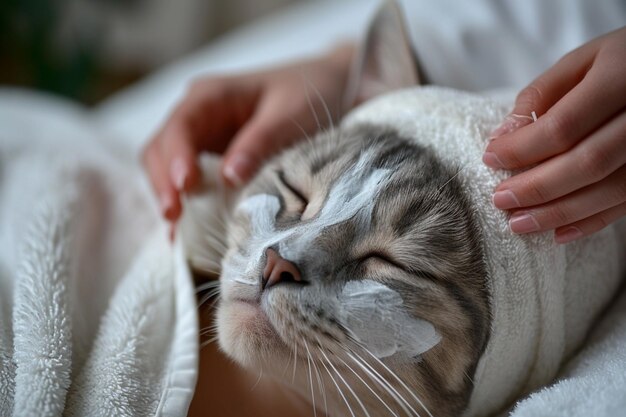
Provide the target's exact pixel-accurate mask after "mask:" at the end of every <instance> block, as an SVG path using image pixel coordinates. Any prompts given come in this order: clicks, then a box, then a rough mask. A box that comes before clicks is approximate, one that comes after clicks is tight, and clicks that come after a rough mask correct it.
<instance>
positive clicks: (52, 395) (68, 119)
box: [0, 91, 198, 417]
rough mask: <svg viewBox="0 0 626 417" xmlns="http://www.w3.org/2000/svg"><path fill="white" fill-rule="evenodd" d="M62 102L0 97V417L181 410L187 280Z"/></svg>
mask: <svg viewBox="0 0 626 417" xmlns="http://www.w3.org/2000/svg"><path fill="white" fill-rule="evenodd" d="M105 138H106V135H104V134H103V131H102V130H101V129H98V128H96V126H95V125H92V124H91V123H90V122H89V117H88V115H87V114H86V113H84V112H83V111H81V110H80V109H79V108H76V107H75V106H72V105H68V104H67V103H64V102H61V101H57V100H53V99H50V98H45V97H41V96H34V95H33V96H31V95H27V94H23V93H18V92H15V91H3V92H2V93H0V167H1V171H2V175H1V177H0V178H1V180H0V313H1V315H0V415H1V416H51V417H52V416H103V417H104V416H184V415H186V412H187V407H188V406H189V402H190V400H191V395H192V393H193V389H194V386H195V380H196V373H197V351H198V345H197V338H198V336H197V327H198V324H197V318H196V303H195V297H194V292H193V289H192V281H191V278H190V276H189V274H188V271H187V269H186V266H185V263H184V262H183V261H182V251H181V250H180V248H178V249H177V251H173V250H172V248H171V246H170V245H169V244H168V243H167V240H166V233H165V230H162V228H161V227H160V226H159V225H158V223H157V216H156V215H155V213H154V210H153V209H152V208H151V206H150V205H149V200H148V199H147V198H146V196H147V195H148V194H147V193H146V192H145V190H144V189H143V188H144V187H143V185H142V184H141V180H140V179H141V178H142V175H141V173H140V171H139V166H138V164H137V163H136V162H135V161H134V160H133V159H130V158H129V157H128V155H129V152H128V150H125V149H114V148H110V147H107V145H106V143H105V142H104V139H105Z"/></svg>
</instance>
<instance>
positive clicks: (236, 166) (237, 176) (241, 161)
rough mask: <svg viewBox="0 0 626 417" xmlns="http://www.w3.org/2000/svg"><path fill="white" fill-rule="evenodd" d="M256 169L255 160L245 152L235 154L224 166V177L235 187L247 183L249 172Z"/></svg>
mask: <svg viewBox="0 0 626 417" xmlns="http://www.w3.org/2000/svg"><path fill="white" fill-rule="evenodd" d="M253 169H254V162H253V161H252V159H251V158H250V157H249V156H248V155H245V154H239V155H235V156H233V157H232V158H230V160H229V161H228V163H227V165H226V166H225V167H224V177H226V179H227V180H228V181H229V182H230V183H231V184H232V185H234V186H235V187H237V188H239V187H241V186H242V185H244V184H245V179H246V178H248V176H249V172H251V171H252V170H253Z"/></svg>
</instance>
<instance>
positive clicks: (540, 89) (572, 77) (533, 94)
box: [490, 48, 593, 139]
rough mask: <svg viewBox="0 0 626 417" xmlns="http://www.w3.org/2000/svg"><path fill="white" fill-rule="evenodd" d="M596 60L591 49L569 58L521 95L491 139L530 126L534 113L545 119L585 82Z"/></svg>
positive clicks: (585, 49)
mask: <svg viewBox="0 0 626 417" xmlns="http://www.w3.org/2000/svg"><path fill="white" fill-rule="evenodd" d="M592 60H593V54H592V51H591V50H590V49H588V48H579V49H577V50H575V51H572V52H571V53H569V54H567V55H565V56H564V57H563V58H562V59H561V60H559V61H558V62H557V63H556V64H555V65H554V66H553V67H551V68H550V69H549V70H547V71H546V72H545V73H543V74H542V75H541V76H539V77H538V78H536V79H535V80H534V81H533V82H532V83H531V84H530V85H528V86H527V87H526V88H524V89H523V90H522V91H521V92H520V93H519V94H518V95H517V98H516V99H515V107H514V108H513V111H512V112H511V113H510V114H509V115H508V116H506V117H505V120H504V122H503V123H502V124H501V125H500V126H499V127H498V128H497V129H496V130H494V131H493V132H492V133H491V135H490V137H491V138H493V139H495V138H497V137H499V136H502V135H504V134H507V133H510V132H512V131H514V130H516V129H518V128H520V127H522V126H525V125H528V124H530V123H531V122H532V121H533V118H532V117H531V114H532V112H535V113H536V114H537V115H542V114H544V113H545V112H546V111H548V109H549V108H550V107H552V106H553V105H554V104H555V103H556V102H557V101H559V100H560V99H561V97H563V96H564V95H565V94H566V93H567V92H568V91H570V90H571V89H572V88H573V87H574V86H576V84H578V83H579V82H580V81H581V80H582V79H583V77H584V76H585V72H586V70H587V68H588V66H589V65H590V64H591V62H592Z"/></svg>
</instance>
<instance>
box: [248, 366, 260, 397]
mask: <svg viewBox="0 0 626 417" xmlns="http://www.w3.org/2000/svg"><path fill="white" fill-rule="evenodd" d="M261 378H263V368H261V372H259V377H258V378H257V380H256V382H255V383H254V385H252V387H250V392H252V391H254V389H255V388H256V387H257V386H258V385H259V382H261Z"/></svg>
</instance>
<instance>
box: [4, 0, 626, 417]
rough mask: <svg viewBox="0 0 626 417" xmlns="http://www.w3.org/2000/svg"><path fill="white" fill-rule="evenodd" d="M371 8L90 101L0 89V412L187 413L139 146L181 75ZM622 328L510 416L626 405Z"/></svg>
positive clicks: (225, 66) (621, 314)
mask: <svg viewBox="0 0 626 417" xmlns="http://www.w3.org/2000/svg"><path fill="white" fill-rule="evenodd" d="M376 3H377V2H376V1H375V0H345V1H342V2H336V1H332V0H324V1H316V2H310V3H305V4H302V5H298V6H297V7H294V8H291V9H289V10H287V11H286V12H284V13H283V14H281V15H277V16H274V17H271V18H268V19H266V20H264V21H262V22H260V23H258V24H257V25H253V26H250V27H248V28H246V29H244V30H242V31H239V32H237V33H235V34H233V35H230V36H227V37H225V38H223V39H221V40H219V41H217V42H216V43H214V44H212V45H210V46H209V47H207V48H206V49H204V50H202V51H200V52H198V53H197V54H194V55H193V56H191V57H189V58H187V59H185V60H183V61H180V62H178V63H174V64H173V65H172V66H170V67H168V68H166V69H164V70H163V71H160V72H158V73H157V74H155V75H154V76H152V77H149V78H148V79H146V80H145V81H142V82H140V83H139V84H137V85H135V86H133V87H131V88H129V89H127V90H126V91H124V92H122V93H120V94H117V95H116V96H114V97H112V98H111V99H109V100H107V101H106V102H105V103H103V104H101V105H100V106H98V107H97V108H95V109H94V110H93V111H86V110H84V109H82V108H81V107H79V106H76V105H74V104H71V103H67V102H63V101H58V100H56V99H52V98H50V97H47V96H42V95H33V94H25V93H21V92H16V91H13V90H7V89H4V90H2V92H1V93H0V175H1V176H0V415H2V416H4V415H24V416H27V415H42V416H43V415H49V416H57V415H164V416H170V415H171V416H175V415H185V413H186V410H187V407H188V405H189V401H190V399H191V394H192V391H193V387H194V384H195V379H196V361H197V356H196V355H197V333H196V332H197V323H196V317H195V300H194V297H193V291H192V288H191V282H190V279H189V277H188V275H186V269H185V268H184V267H183V265H181V263H182V262H181V259H180V254H176V253H175V252H173V251H172V249H171V248H170V247H169V246H168V245H167V244H166V241H165V232H164V230H162V228H161V225H160V224H159V220H158V216H157V214H156V212H155V205H154V204H152V202H151V198H152V197H151V196H150V193H149V191H148V187H147V184H146V182H145V180H144V179H143V176H142V172H141V170H140V167H139V166H138V164H137V160H138V159H137V154H138V151H139V149H140V147H141V145H142V144H143V143H144V142H145V141H146V140H147V139H148V138H149V135H150V134H151V133H152V132H153V131H154V130H155V129H156V128H157V126H158V125H159V124H160V123H162V120H163V118H164V117H165V116H166V114H167V113H168V111H169V110H170V109H171V108H172V106H173V105H174V104H175V102H176V101H177V100H178V99H179V98H180V97H181V96H182V94H183V93H184V90H185V86H186V85H187V83H188V82H189V81H190V80H191V79H192V78H194V77H197V76H199V75H203V74H206V73H219V72H230V71H242V70H249V69H252V68H256V67H258V66H264V65H271V64H275V63H277V62H280V61H282V60H285V59H290V58H294V57H298V56H303V55H308V54H312V53H316V52H319V51H321V50H324V49H326V48H327V47H329V46H330V45H331V44H334V43H335V42H336V41H337V40H339V39H342V38H345V37H355V36H358V34H359V33H360V32H361V30H362V28H364V27H365V24H366V22H367V18H368V16H369V14H370V13H371V11H372V10H373V8H374V7H375V5H376ZM422 4H424V3H422ZM331 6H332V7H331ZM322 22H323V23H322ZM251 46H253V47H251ZM530 76H532V74H531V75H529V77H530ZM94 218H95V220H93V219H94ZM25 245H26V246H25ZM28 245H30V246H28ZM24 248H26V249H24ZM177 256H178V258H177ZM624 256H626V254H625V255H624ZM590 279H593V277H590ZM624 323H626V297H625V296H621V297H620V298H619V300H618V301H617V302H616V303H615V304H614V305H613V306H612V308H611V310H610V311H609V312H608V313H607V315H606V317H605V319H604V320H603V321H602V322H601V323H600V324H599V325H598V327H597V329H596V330H595V331H594V333H593V334H592V335H591V337H590V339H589V341H588V343H587V344H586V347H585V348H584V349H583V350H582V351H581V352H580V353H578V354H577V355H576V356H575V357H574V358H573V359H572V360H571V361H570V363H569V365H568V366H567V367H566V368H565V369H564V370H563V371H562V372H561V374H560V377H559V379H558V380H557V381H556V382H555V384H554V385H552V386H551V387H548V388H544V389H543V390H541V391H539V392H537V393H534V394H532V395H531V396H529V397H528V398H525V399H522V400H521V401H520V402H519V403H518V405H517V407H516V408H515V409H514V410H513V415H514V416H517V417H525V416H542V415H545V416H589V415H593V416H621V415H624V410H626V398H625V397H624V396H623V393H624V390H626V380H625V379H624V375H626V325H625V324H624Z"/></svg>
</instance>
